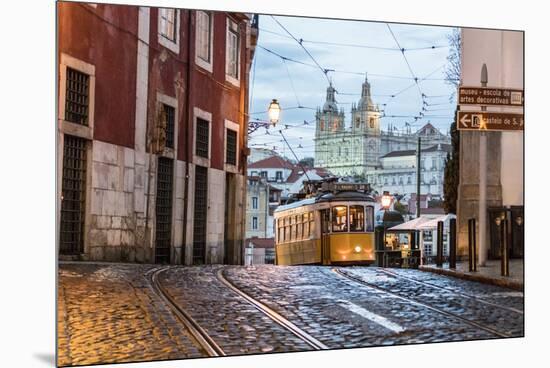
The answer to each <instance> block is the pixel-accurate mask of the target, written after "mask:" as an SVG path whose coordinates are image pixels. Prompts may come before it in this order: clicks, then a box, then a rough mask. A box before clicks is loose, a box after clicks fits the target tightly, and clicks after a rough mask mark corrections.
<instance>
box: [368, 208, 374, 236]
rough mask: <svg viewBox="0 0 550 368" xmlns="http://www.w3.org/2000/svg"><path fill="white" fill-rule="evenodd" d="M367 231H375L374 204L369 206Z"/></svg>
mask: <svg viewBox="0 0 550 368" xmlns="http://www.w3.org/2000/svg"><path fill="white" fill-rule="evenodd" d="M367 231H368V232H373V231H374V208H373V207H372V206H367Z"/></svg>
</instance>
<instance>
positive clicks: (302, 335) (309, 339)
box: [216, 268, 329, 350]
mask: <svg viewBox="0 0 550 368" xmlns="http://www.w3.org/2000/svg"><path fill="white" fill-rule="evenodd" d="M224 271H225V268H222V269H220V270H218V272H217V273H216V276H217V278H218V280H219V281H220V282H221V283H222V284H223V285H225V286H226V287H227V288H229V289H230V290H231V291H233V292H234V293H236V294H237V295H239V296H240V297H242V298H243V299H245V300H246V301H247V302H248V303H249V304H251V305H252V306H254V307H255V308H256V309H257V310H259V311H260V312H262V313H264V314H265V315H266V316H267V317H269V318H270V319H271V320H273V321H274V322H275V323H277V324H278V325H280V326H281V327H282V328H284V329H285V330H287V331H289V332H291V333H292V334H294V335H295V336H296V337H297V338H299V339H300V340H302V341H304V342H305V343H306V344H308V345H309V346H311V347H312V348H313V349H314V350H327V349H329V347H328V346H326V345H325V344H323V343H322V342H320V341H319V340H317V339H316V338H314V337H313V336H311V335H310V334H308V333H307V332H305V331H304V330H302V329H301V328H299V327H298V326H296V325H295V324H293V323H292V322H290V321H289V320H288V319H286V318H284V317H283V316H282V315H280V314H279V313H277V312H276V311H274V310H273V309H271V308H269V307H268V306H266V305H265V304H263V303H261V302H260V301H258V300H256V299H254V298H253V297H251V296H250V295H248V294H247V293H245V292H244V291H242V290H241V289H239V288H238V287H237V286H235V284H233V283H232V282H231V281H229V280H228V279H227V278H226V277H225V275H224Z"/></svg>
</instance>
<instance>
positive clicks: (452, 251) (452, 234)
mask: <svg viewBox="0 0 550 368" xmlns="http://www.w3.org/2000/svg"><path fill="white" fill-rule="evenodd" d="M449 268H452V269H456V219H451V220H450V221H449Z"/></svg>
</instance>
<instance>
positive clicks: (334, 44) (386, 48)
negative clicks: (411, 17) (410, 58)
mask: <svg viewBox="0 0 550 368" xmlns="http://www.w3.org/2000/svg"><path fill="white" fill-rule="evenodd" d="M260 31H261V32H265V33H270V34H274V35H277V36H280V37H284V38H288V39H292V37H289V36H287V35H284V34H281V33H278V32H274V31H271V30H268V29H265V28H260ZM302 42H305V43H311V44H318V45H331V46H343V47H355V48H365V49H373V50H384V51H399V52H401V49H398V48H395V47H382V46H372V45H364V44H353V43H344V42H329V41H316V40H306V39H302ZM448 47H449V45H431V46H424V47H411V48H406V49H405V51H422V50H435V49H440V48H448Z"/></svg>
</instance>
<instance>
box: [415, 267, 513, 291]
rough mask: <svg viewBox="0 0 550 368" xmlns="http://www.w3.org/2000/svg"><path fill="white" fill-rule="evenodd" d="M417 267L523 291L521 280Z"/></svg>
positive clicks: (426, 270) (422, 268)
mask: <svg viewBox="0 0 550 368" xmlns="http://www.w3.org/2000/svg"><path fill="white" fill-rule="evenodd" d="M418 269H419V270H420V271H424V272H433V273H437V274H440V275H445V276H451V277H456V278H459V279H463V280H468V281H476V282H481V283H484V284H490V285H495V286H501V287H505V288H508V289H513V290H517V291H523V282H519V281H513V280H504V279H495V278H491V277H487V276H483V275H472V274H468V273H464V272H460V271H453V270H449V269H445V268H436V267H431V266H418Z"/></svg>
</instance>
